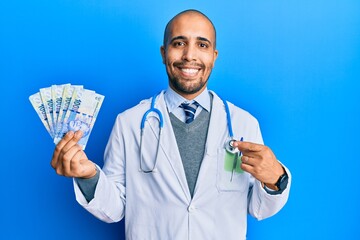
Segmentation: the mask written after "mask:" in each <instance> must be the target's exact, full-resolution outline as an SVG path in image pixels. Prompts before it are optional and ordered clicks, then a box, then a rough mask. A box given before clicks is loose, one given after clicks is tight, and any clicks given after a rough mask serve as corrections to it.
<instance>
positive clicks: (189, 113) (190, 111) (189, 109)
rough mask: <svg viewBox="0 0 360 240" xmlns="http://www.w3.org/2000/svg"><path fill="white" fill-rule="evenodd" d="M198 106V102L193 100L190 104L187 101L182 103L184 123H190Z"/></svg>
mask: <svg viewBox="0 0 360 240" xmlns="http://www.w3.org/2000/svg"><path fill="white" fill-rule="evenodd" d="M198 106H199V103H197V102H193V103H191V104H189V103H182V104H181V107H182V108H183V109H184V111H185V116H186V120H185V122H186V123H191V122H192V121H194V116H195V112H196V109H197V107H198Z"/></svg>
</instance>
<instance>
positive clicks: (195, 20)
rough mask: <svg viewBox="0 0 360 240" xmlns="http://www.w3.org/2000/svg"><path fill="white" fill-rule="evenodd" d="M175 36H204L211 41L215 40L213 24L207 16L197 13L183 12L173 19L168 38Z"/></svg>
mask: <svg viewBox="0 0 360 240" xmlns="http://www.w3.org/2000/svg"><path fill="white" fill-rule="evenodd" d="M176 36H184V37H187V38H197V37H204V38H207V39H208V40H210V41H211V42H214V40H215V32H214V27H213V25H212V24H211V22H210V21H209V20H208V19H207V18H205V17H204V16H202V15H200V14H198V13H184V14H181V15H179V16H177V17H176V18H175V19H173V21H172V23H171V25H170V28H169V38H170V39H171V38H173V37H176Z"/></svg>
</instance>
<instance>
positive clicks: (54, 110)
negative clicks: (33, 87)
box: [29, 84, 105, 149]
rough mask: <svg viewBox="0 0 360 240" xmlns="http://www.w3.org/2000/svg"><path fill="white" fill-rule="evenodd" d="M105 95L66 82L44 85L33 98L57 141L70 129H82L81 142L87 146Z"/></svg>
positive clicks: (55, 141)
mask: <svg viewBox="0 0 360 240" xmlns="http://www.w3.org/2000/svg"><path fill="white" fill-rule="evenodd" d="M104 98H105V97H104V96H103V95H101V94H98V93H96V92H95V91H92V90H88V89H84V88H83V86H81V85H71V84H62V85H52V86H51V87H47V88H41V89H40V90H39V92H38V93H35V94H33V95H31V96H30V97H29V100H30V102H31V104H32V105H33V107H34V109H35V111H36V112H37V114H38V116H39V117H40V119H41V122H42V123H43V125H44V126H45V128H46V130H47V131H48V132H49V134H50V136H51V137H52V138H53V140H54V143H55V144H58V143H59V141H60V140H61V139H62V138H63V137H64V136H65V134H66V133H67V132H68V131H74V132H76V131H79V130H81V131H82V132H83V136H82V138H81V139H80V141H79V142H78V144H79V145H81V146H82V147H83V149H85V147H86V144H87V142H88V139H89V136H90V133H91V131H92V129H93V127H94V124H95V121H96V119H97V117H98V114H99V111H100V108H101V106H102V103H103V101H104Z"/></svg>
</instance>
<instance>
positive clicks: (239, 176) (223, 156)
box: [216, 148, 249, 192]
mask: <svg viewBox="0 0 360 240" xmlns="http://www.w3.org/2000/svg"><path fill="white" fill-rule="evenodd" d="M234 160H235V156H234V155H232V154H229V153H228V152H227V151H226V150H225V149H224V148H219V149H218V150H217V176H216V177H217V179H216V187H217V189H218V191H220V192H244V191H245V190H248V188H249V173H247V172H243V171H242V170H241V168H240V159H239V160H237V165H236V168H235V169H234V171H233V170H232V169H233V163H234Z"/></svg>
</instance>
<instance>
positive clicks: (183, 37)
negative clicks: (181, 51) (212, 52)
mask: <svg viewBox="0 0 360 240" xmlns="http://www.w3.org/2000/svg"><path fill="white" fill-rule="evenodd" d="M186 39H187V37H185V36H176V37H173V38H172V39H171V40H170V44H171V43H173V42H174V41H176V40H186ZM196 39H197V40H199V41H204V42H207V43H209V44H210V45H212V42H211V41H210V40H209V39H207V38H205V37H197V38H196Z"/></svg>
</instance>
